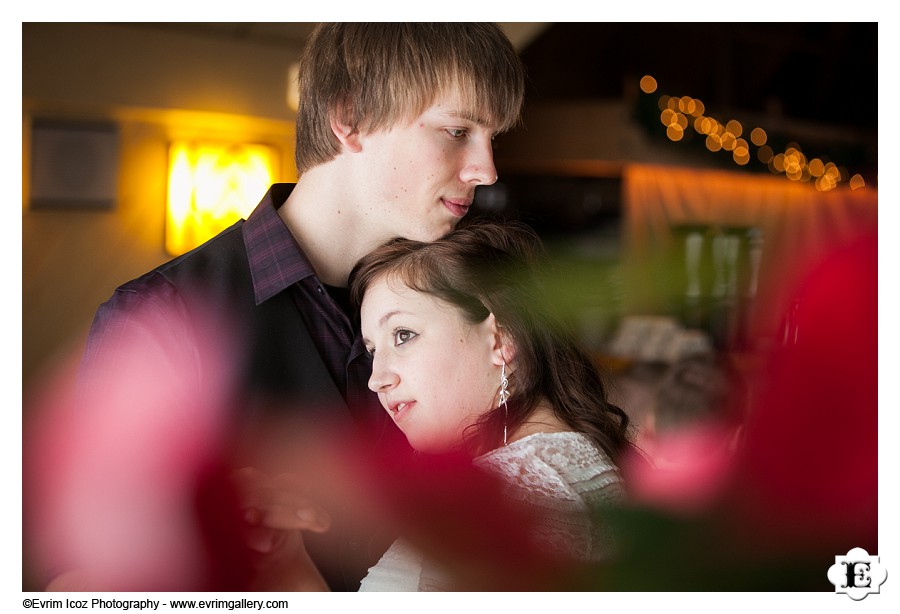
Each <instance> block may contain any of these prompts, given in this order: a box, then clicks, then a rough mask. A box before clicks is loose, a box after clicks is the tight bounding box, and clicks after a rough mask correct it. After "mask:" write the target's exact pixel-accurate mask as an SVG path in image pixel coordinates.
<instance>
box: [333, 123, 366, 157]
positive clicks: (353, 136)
mask: <svg viewBox="0 0 900 614" xmlns="http://www.w3.org/2000/svg"><path fill="white" fill-rule="evenodd" d="M342 117H348V115H346V114H340V113H332V114H331V131H332V132H333V133H334V136H336V137H337V140H338V141H340V143H341V150H342V151H349V152H352V153H356V152H359V151H360V150H361V149H362V143H361V142H360V139H359V130H358V129H356V128H354V127H353V126H352V125H351V124H350V123H349V122H347V120H345V119H342Z"/></svg>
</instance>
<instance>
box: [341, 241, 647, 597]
mask: <svg viewBox="0 0 900 614" xmlns="http://www.w3.org/2000/svg"><path fill="white" fill-rule="evenodd" d="M539 245H540V243H539V241H538V239H537V237H536V236H535V235H534V233H533V232H531V231H530V230H528V229H527V228H526V227H524V226H511V225H504V226H500V225H495V224H473V225H470V226H468V227H465V228H461V229H458V230H456V231H454V232H452V233H450V234H449V235H447V236H446V237H444V238H443V239H440V240H438V241H435V242H432V243H420V242H416V241H410V240H406V239H398V240H395V241H393V242H391V243H389V244H387V245H385V246H383V247H381V248H379V249H376V250H375V251H374V252H372V253H370V254H369V255H367V256H366V257H364V258H363V259H362V260H361V261H360V262H359V264H358V265H357V266H356V268H355V269H354V271H353V273H352V274H351V297H352V299H353V301H354V302H355V303H356V304H358V305H359V306H360V317H361V327H362V333H363V338H364V340H365V343H366V345H367V348H368V350H369V352H371V354H372V357H373V367H372V376H371V379H370V380H369V387H370V388H371V389H372V390H373V391H374V392H376V393H378V396H379V399H380V401H381V403H382V405H383V406H384V408H385V410H386V411H388V412H389V413H390V415H391V417H392V418H393V419H394V422H395V423H396V424H397V426H398V427H399V428H400V429H401V430H402V431H403V433H404V434H405V435H406V437H407V439H408V440H409V442H410V444H411V445H412V447H413V448H414V449H416V450H418V451H421V452H429V453H444V452H458V451H465V452H467V453H468V454H469V455H471V456H472V457H473V458H474V463H475V465H476V466H478V467H481V468H483V469H485V470H487V471H489V472H493V473H494V474H496V475H498V476H500V477H502V478H503V479H504V480H505V482H506V483H507V484H508V485H509V487H508V494H509V495H510V496H511V497H513V498H514V499H516V500H518V501H521V502H523V503H525V504H526V505H528V507H529V508H530V509H532V510H536V513H537V516H538V521H537V524H536V525H535V529H534V532H533V534H532V535H531V536H530V539H533V540H534V541H535V543H539V544H540V545H542V546H543V547H545V548H547V549H548V551H552V552H554V553H556V554H563V555H566V556H569V557H572V558H574V559H577V560H581V561H597V560H602V559H603V558H606V557H607V556H609V554H610V540H609V537H608V536H607V535H606V534H605V533H604V531H603V527H598V526H595V524H594V523H592V522H591V519H590V512H591V510H592V509H593V508H594V506H597V505H604V504H611V503H615V502H618V501H620V500H621V498H622V495H623V488H622V484H621V480H620V476H619V472H618V469H617V467H616V463H617V462H618V461H619V459H620V458H621V457H622V455H623V453H625V452H626V450H627V449H628V448H629V447H630V445H631V444H630V443H629V441H628V438H627V431H628V427H629V421H628V418H627V416H626V414H625V413H624V412H623V411H622V410H621V409H620V408H618V407H616V406H614V405H612V404H610V403H609V402H607V400H606V394H605V391H604V386H603V384H602V382H601V378H600V376H599V374H598V372H597V370H596V368H595V366H594V364H593V363H592V361H591V358H590V357H589V355H588V354H586V353H585V352H584V351H583V350H582V349H580V348H579V346H578V344H577V343H576V341H575V338H574V336H573V335H572V334H571V333H570V332H568V331H566V330H565V329H564V328H562V327H561V326H560V324H559V322H556V321H555V320H554V319H553V318H552V317H550V315H549V314H548V313H546V312H545V310H543V309H542V308H541V307H540V305H541V303H542V301H540V300H539V298H541V297H540V295H539V294H538V293H537V292H535V283H534V282H536V281H537V280H538V279H539V278H538V276H537V275H536V271H535V266H536V264H537V262H538V257H539ZM544 298H546V297H544ZM449 586H452V584H451V581H450V580H449V579H448V578H445V577H443V573H442V571H441V570H440V569H439V568H438V567H437V566H436V565H432V564H430V563H429V561H427V560H425V559H424V557H422V556H421V555H419V554H418V553H417V552H416V551H415V550H414V549H413V548H412V547H411V546H409V545H408V544H406V543H405V542H403V541H402V540H400V541H398V542H395V544H394V545H393V546H392V547H391V549H390V550H389V551H388V552H387V553H386V554H385V556H384V557H382V559H381V560H380V561H379V562H378V564H377V565H375V566H374V567H373V568H372V569H371V570H370V572H369V575H368V576H367V577H366V578H365V579H364V580H363V582H362V586H361V590H423V589H427V588H448V587H449Z"/></svg>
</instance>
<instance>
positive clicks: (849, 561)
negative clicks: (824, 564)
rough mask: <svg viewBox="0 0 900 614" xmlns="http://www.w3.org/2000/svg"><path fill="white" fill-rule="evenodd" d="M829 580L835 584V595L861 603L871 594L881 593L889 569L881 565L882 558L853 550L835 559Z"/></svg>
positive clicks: (830, 569) (830, 568)
mask: <svg viewBox="0 0 900 614" xmlns="http://www.w3.org/2000/svg"><path fill="white" fill-rule="evenodd" d="M828 580H829V581H830V582H831V583H832V584H834V592H835V593H845V594H846V595H847V596H849V597H850V599H853V600H854V601H860V600H862V599H865V598H866V595H869V594H870V593H880V592H881V585H882V584H884V581H885V580H887V569H885V568H884V567H883V566H882V565H881V557H879V556H874V555H870V554H869V553H868V552H866V551H865V550H863V549H862V548H853V549H851V550H850V551H849V552H848V553H847V554H846V556H835V557H834V565H832V566H831V567H829V568H828Z"/></svg>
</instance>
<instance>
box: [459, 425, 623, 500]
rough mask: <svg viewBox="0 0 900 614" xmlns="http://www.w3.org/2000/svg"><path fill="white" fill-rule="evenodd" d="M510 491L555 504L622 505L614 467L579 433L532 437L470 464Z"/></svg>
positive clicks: (564, 432)
mask: <svg viewBox="0 0 900 614" xmlns="http://www.w3.org/2000/svg"><path fill="white" fill-rule="evenodd" d="M475 463H476V465H478V466H480V467H483V468H485V469H488V470H490V471H492V472H494V473H496V474H499V475H500V476H501V477H502V478H504V479H505V480H506V481H508V482H509V483H511V484H512V485H514V486H519V487H522V488H524V489H526V490H529V491H532V492H535V493H542V494H545V495H547V496H549V497H552V498H555V499H569V500H572V501H584V502H591V503H593V502H597V501H600V500H609V501H610V502H614V501H618V500H620V499H621V495H622V488H621V481H622V480H621V476H620V474H619V470H618V468H617V467H616V465H615V463H613V462H612V460H611V459H610V458H609V456H607V455H606V454H605V453H604V452H603V451H602V450H600V449H598V448H597V446H595V445H594V444H593V443H592V442H591V440H590V439H589V438H588V437H587V436H585V435H583V434H582V433H576V432H572V431H562V432H553V433H533V434H531V435H528V436H526V437H523V438H522V439H519V440H517V441H514V442H512V443H510V444H509V445H507V446H504V447H502V448H497V449H496V450H492V451H490V452H488V453H486V454H483V455H482V456H479V457H478V458H477V459H475Z"/></svg>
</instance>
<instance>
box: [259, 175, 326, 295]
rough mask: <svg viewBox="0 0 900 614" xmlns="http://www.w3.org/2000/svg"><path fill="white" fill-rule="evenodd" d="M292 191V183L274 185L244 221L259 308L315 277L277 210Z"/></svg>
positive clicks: (313, 271)
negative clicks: (299, 283)
mask: <svg viewBox="0 0 900 614" xmlns="http://www.w3.org/2000/svg"><path fill="white" fill-rule="evenodd" d="M293 188H294V184H292V183H276V184H274V185H272V187H270V188H269V191H268V192H266V195H265V196H264V197H263V199H262V200H261V201H260V203H259V205H257V206H256V209H254V210H253V213H251V214H250V217H248V218H247V221H246V222H244V228H243V234H244V246H245V247H246V249H247V258H248V260H249V263H250V276H251V278H252V279H253V294H254V296H255V298H256V304H257V305H259V304H260V303H262V302H263V301H265V300H267V299H270V298H272V297H273V296H275V295H276V294H278V293H279V292H281V291H282V290H284V289H286V288H288V287H290V286H291V285H293V284H295V283H297V282H298V281H300V280H301V279H304V278H306V277H310V276H314V275H315V274H316V272H315V270H314V269H313V267H312V265H311V264H310V263H309V259H307V257H306V254H304V253H303V250H302V249H300V246H299V245H298V244H297V241H296V240H294V236H293V235H292V234H291V231H290V230H288V227H287V225H286V224H285V223H284V220H282V219H281V216H280V215H278V208H279V207H281V205H283V204H284V203H285V201H286V200H287V198H288V196H289V195H290V193H291V190H292V189H293Z"/></svg>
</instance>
